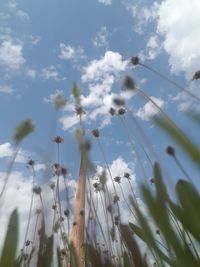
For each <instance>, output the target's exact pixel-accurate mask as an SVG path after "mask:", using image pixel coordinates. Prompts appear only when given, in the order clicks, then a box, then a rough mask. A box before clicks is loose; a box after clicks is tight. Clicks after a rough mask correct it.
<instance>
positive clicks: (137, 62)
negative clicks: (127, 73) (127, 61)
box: [131, 56, 140, 66]
mask: <svg viewBox="0 0 200 267" xmlns="http://www.w3.org/2000/svg"><path fill="white" fill-rule="evenodd" d="M131 63H132V64H133V65H134V66H135V65H138V64H139V63H140V60H139V57H137V56H135V57H132V58H131Z"/></svg>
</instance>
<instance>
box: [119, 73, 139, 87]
mask: <svg viewBox="0 0 200 267" xmlns="http://www.w3.org/2000/svg"><path fill="white" fill-rule="evenodd" d="M121 89H122V91H130V90H131V91H132V90H135V89H136V87H135V82H134V80H133V79H132V78H131V77H130V76H128V75H126V76H125V77H124V78H123V80H122V85H121Z"/></svg>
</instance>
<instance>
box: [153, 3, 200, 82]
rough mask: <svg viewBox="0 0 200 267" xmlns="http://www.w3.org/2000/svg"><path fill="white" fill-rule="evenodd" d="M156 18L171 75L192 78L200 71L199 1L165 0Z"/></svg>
mask: <svg viewBox="0 0 200 267" xmlns="http://www.w3.org/2000/svg"><path fill="white" fill-rule="evenodd" d="M158 16H159V17H158V22H157V23H158V25H157V31H158V33H159V34H160V35H162V36H163V38H164V40H163V47H164V49H165V51H166V52H167V54H168V55H169V64H170V67H171V70H172V72H175V73H179V72H185V74H186V76H187V77H188V78H191V76H192V74H193V73H194V72H195V71H196V70H197V69H200V50H199V47H200V36H199V25H200V2H199V1H186V0H184V1H182V0H178V1H173V0H165V1H163V2H162V3H161V5H160V7H159V10H158Z"/></svg>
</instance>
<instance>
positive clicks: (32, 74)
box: [26, 68, 37, 79]
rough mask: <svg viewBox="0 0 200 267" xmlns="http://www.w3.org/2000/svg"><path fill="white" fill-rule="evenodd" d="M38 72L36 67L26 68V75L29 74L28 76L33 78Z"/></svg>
mask: <svg viewBox="0 0 200 267" xmlns="http://www.w3.org/2000/svg"><path fill="white" fill-rule="evenodd" d="M36 74H37V72H36V70H34V69H31V68H28V69H27V70H26V75H27V76H28V77H30V78H32V79H35V77H36Z"/></svg>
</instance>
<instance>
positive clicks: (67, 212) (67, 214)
mask: <svg viewBox="0 0 200 267" xmlns="http://www.w3.org/2000/svg"><path fill="white" fill-rule="evenodd" d="M64 214H65V216H66V217H68V216H69V209H66V210H64Z"/></svg>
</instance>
